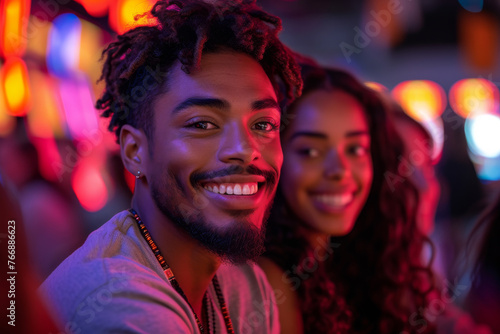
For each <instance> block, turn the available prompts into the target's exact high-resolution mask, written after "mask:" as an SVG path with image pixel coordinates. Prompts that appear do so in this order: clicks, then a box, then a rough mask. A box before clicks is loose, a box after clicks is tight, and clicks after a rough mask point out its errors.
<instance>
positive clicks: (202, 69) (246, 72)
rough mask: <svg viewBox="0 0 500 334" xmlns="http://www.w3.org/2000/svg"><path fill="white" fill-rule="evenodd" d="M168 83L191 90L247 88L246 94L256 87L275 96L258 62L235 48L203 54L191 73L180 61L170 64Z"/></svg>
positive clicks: (173, 86)
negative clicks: (197, 65) (233, 49)
mask: <svg viewBox="0 0 500 334" xmlns="http://www.w3.org/2000/svg"><path fill="white" fill-rule="evenodd" d="M169 86H170V87H169V88H170V89H175V87H179V86H190V88H191V89H193V88H194V87H196V88H198V89H206V90H212V89H216V88H217V87H220V88H223V87H227V86H229V87H230V88H234V89H235V90H236V89H238V88H241V89H248V91H249V93H254V92H256V90H259V91H261V92H262V93H265V95H268V96H271V97H273V98H276V92H275V90H274V86H273V85H272V83H271V80H270V79H269V77H268V76H267V74H266V72H265V71H264V69H263V68H262V66H261V65H260V64H259V62H257V61H256V60H255V59H253V58H252V57H251V56H249V55H247V54H245V53H241V52H235V51H220V52H213V53H206V54H204V55H203V56H202V58H201V61H200V65H199V67H198V68H196V69H193V70H192V71H191V72H190V73H186V72H184V71H183V70H182V65H181V63H180V62H177V63H176V64H174V66H173V67H172V70H171V77H170V80H169Z"/></svg>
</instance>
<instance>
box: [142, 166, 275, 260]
mask: <svg viewBox="0 0 500 334" xmlns="http://www.w3.org/2000/svg"><path fill="white" fill-rule="evenodd" d="M233 171H234V169H233ZM231 173H232V174H235V173H234V172H231ZM159 179H160V181H159V182H158V181H156V180H152V181H151V195H152V197H153V200H154V201H155V203H156V206H157V207H158V208H159V209H160V211H161V212H162V213H163V214H164V215H165V216H166V217H167V218H168V219H169V220H170V221H171V222H173V223H174V224H175V225H176V226H177V227H179V228H180V229H182V230H184V231H185V232H187V233H188V234H189V235H190V236H191V237H192V238H194V239H195V240H197V241H199V242H200V243H201V244H202V245H203V246H204V247H205V248H206V249H208V250H209V251H211V252H212V253H214V254H216V255H218V256H219V257H220V258H221V260H222V261H225V262H229V263H232V264H240V263H244V262H246V261H248V260H251V261H254V260H256V259H257V257H258V256H259V255H261V254H262V253H263V252H264V250H265V249H264V239H265V221H266V220H267V218H268V217H269V213H270V209H271V205H272V201H271V202H270V203H269V204H268V207H267V209H266V212H265V215H264V217H263V222H261V223H262V224H260V225H261V227H260V228H259V227H257V226H255V224H253V223H252V222H249V221H248V219H247V218H246V217H248V215H249V214H250V213H252V212H253V210H234V211H232V212H228V213H229V214H230V215H231V216H232V217H233V218H234V220H233V222H231V223H230V225H229V226H226V227H217V226H215V225H216V224H215V223H214V222H210V221H208V220H207V217H206V216H205V215H204V214H203V208H201V209H197V208H196V207H195V205H193V204H191V205H189V206H187V205H183V204H182V202H180V201H179V200H178V199H182V198H185V197H184V196H183V191H182V187H181V182H180V180H178V179H177V178H176V177H175V176H173V175H171V174H167V175H164V176H163V177H162V178H159ZM271 185H272V182H271ZM179 202H180V203H179Z"/></svg>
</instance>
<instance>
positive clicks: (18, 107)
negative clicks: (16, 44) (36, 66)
mask: <svg viewBox="0 0 500 334" xmlns="http://www.w3.org/2000/svg"><path fill="white" fill-rule="evenodd" d="M28 80H29V79H28V70H27V69H26V65H25V64H24V61H23V60H22V59H20V58H14V57H11V58H9V59H8V60H7V62H6V63H5V66H4V67H3V68H2V75H1V84H2V90H3V94H4V96H5V104H6V106H7V113H9V114H10V115H12V116H24V115H25V114H26V112H27V111H28V108H29V104H30V89H29V81H28Z"/></svg>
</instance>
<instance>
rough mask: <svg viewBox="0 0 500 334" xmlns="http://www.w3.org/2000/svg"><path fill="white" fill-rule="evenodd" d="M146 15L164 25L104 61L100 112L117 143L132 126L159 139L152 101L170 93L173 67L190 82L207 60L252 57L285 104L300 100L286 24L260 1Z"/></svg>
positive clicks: (170, 6)
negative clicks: (230, 54) (232, 54)
mask: <svg viewBox="0 0 500 334" xmlns="http://www.w3.org/2000/svg"><path fill="white" fill-rule="evenodd" d="M145 15H149V16H150V18H151V19H152V20H155V22H156V24H154V25H152V26H141V27H137V28H134V29H132V30H130V31H127V32H126V33H124V34H122V35H119V36H118V38H117V41H116V42H113V43H111V44H110V45H109V46H108V47H107V48H106V49H105V50H104V51H103V54H102V56H103V58H105V62H104V66H103V70H102V76H101V80H104V81H105V84H106V88H105V91H104V93H103V95H102V97H101V98H100V99H99V100H98V101H97V103H96V108H97V109H99V110H102V116H104V117H111V120H110V124H109V129H110V131H115V133H116V135H117V138H118V137H119V133H120V130H121V127H122V126H123V125H124V124H131V125H132V126H134V127H136V128H142V129H144V131H145V133H146V135H148V137H151V135H152V132H153V129H154V127H153V124H152V123H153V122H151V119H152V114H151V113H152V111H151V102H150V101H152V100H153V99H154V98H155V97H156V96H157V95H158V94H159V93H162V92H165V90H166V88H165V86H164V84H167V85H168V74H169V70H170V69H171V67H172V65H174V63H176V62H177V61H179V62H180V64H181V68H182V70H183V71H184V72H185V73H187V74H189V73H190V72H191V71H192V70H195V69H197V68H198V67H199V64H200V60H201V57H202V54H203V53H207V52H217V51H221V50H232V51H236V52H242V53H245V54H248V55H250V56H251V57H252V58H254V59H255V60H256V61H258V62H259V63H260V64H261V66H262V67H263V69H264V71H265V72H266V73H267V75H268V76H269V78H270V80H271V82H272V83H273V85H274V88H275V90H276V92H277V94H278V98H279V99H280V102H282V101H284V100H285V98H287V100H293V98H294V97H297V96H299V95H300V93H301V89H302V80H301V78H300V68H299V67H298V65H297V63H296V61H295V60H294V54H293V52H292V51H290V50H289V49H288V48H287V47H286V46H284V45H283V44H282V43H281V42H280V41H279V40H278V37H277V35H278V33H279V32H280V30H281V28H282V26H281V20H280V19H279V18H278V17H276V16H273V15H270V14H268V13H266V12H264V11H263V10H262V9H260V8H259V7H258V6H257V5H256V4H255V0H242V1H224V0H219V1H211V2H206V1H203V0H172V1H168V0H160V1H158V2H157V3H156V4H155V5H154V6H153V9H152V10H151V12H150V13H149V14H145ZM281 92H285V94H286V96H282V95H283V94H281ZM145 102H147V103H145Z"/></svg>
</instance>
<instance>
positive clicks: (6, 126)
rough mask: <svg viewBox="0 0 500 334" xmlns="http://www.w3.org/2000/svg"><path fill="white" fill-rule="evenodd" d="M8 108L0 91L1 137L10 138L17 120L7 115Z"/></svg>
mask: <svg viewBox="0 0 500 334" xmlns="http://www.w3.org/2000/svg"><path fill="white" fill-rule="evenodd" d="M6 110H7V106H6V105H5V99H4V97H3V93H2V90H1V89H0V137H5V136H8V135H9V134H10V133H12V131H13V130H14V127H15V125H16V122H15V118H14V117H12V116H10V115H9V114H7V112H6Z"/></svg>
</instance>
